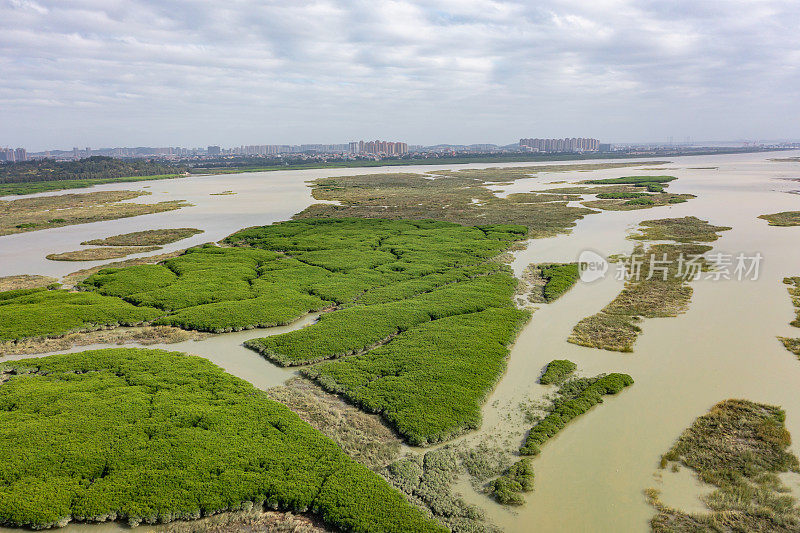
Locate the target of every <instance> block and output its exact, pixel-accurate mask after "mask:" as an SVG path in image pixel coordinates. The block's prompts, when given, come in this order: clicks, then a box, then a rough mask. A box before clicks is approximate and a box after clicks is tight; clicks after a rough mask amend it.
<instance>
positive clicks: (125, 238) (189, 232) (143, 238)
mask: <svg viewBox="0 0 800 533" xmlns="http://www.w3.org/2000/svg"><path fill="white" fill-rule="evenodd" d="M198 233H203V230H201V229H196V228H166V229H148V230H144V231H134V232H133V233H124V234H122V235H112V236H111V237H106V238H105V239H93V240H91V241H86V242H82V243H81V244H82V245H84V246H163V245H165V244H171V243H173V242H177V241H180V240H183V239H187V238H189V237H191V236H193V235H197V234H198Z"/></svg>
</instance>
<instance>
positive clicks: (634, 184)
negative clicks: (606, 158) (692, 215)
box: [565, 176, 695, 211]
mask: <svg viewBox="0 0 800 533" xmlns="http://www.w3.org/2000/svg"><path fill="white" fill-rule="evenodd" d="M675 179H676V178H675V177H674V176H623V177H621V178H608V179H595V180H587V181H584V182H582V183H587V184H593V185H602V187H598V188H596V189H595V190H594V191H592V190H585V191H584V192H587V193H592V192H596V193H597V199H596V200H589V201H587V202H583V205H585V206H586V207H591V208H596V209H604V210H611V211H626V210H632V209H647V208H651V207H658V206H665V205H670V204H678V203H682V202H686V201H688V200H690V199H692V198H694V197H695V196H694V195H691V194H672V193H668V192H666V188H667V187H668V186H669V182H670V181H673V180H675ZM573 189H574V190H576V192H577V191H578V190H579V189H580V188H578V187H573ZM642 189H644V190H645V191H647V192H643V191H642ZM565 190H566V189H565Z"/></svg>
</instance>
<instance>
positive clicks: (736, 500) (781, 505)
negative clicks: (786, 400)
mask: <svg viewBox="0 0 800 533" xmlns="http://www.w3.org/2000/svg"><path fill="white" fill-rule="evenodd" d="M784 420H785V414H784V412H783V411H782V410H781V409H780V408H778V407H774V406H771V405H764V404H759V403H754V402H751V401H748V400H727V401H724V402H721V403H718V404H717V405H715V406H714V407H713V408H712V409H711V411H709V413H708V414H706V415H703V416H701V417H700V418H698V419H697V420H695V422H694V424H692V426H691V427H690V428H689V429H687V430H686V431H684V432H683V434H682V435H681V436H680V438H679V439H678V441H677V442H676V443H675V445H674V446H673V447H672V449H670V450H669V451H668V452H667V453H666V454H664V456H663V457H662V459H661V467H662V468H666V467H668V466H669V465H670V464H672V465H673V468H679V466H678V465H682V466H684V467H686V468H689V469H691V470H692V471H693V472H694V473H695V475H696V476H697V477H698V478H699V479H700V480H702V481H703V482H705V483H708V484H710V485H712V486H714V487H715V490H714V491H713V492H711V493H710V494H708V495H706V496H704V497H703V498H702V499H703V501H704V503H705V505H706V506H707V507H708V510H709V512H708V513H702V514H701V513H695V514H689V513H686V512H684V511H681V510H679V509H673V508H670V507H667V506H665V505H664V504H663V503H662V502H661V501H660V500H659V497H658V496H659V494H658V491H657V490H654V489H650V490H648V491H646V492H647V495H648V498H649V500H650V503H651V504H652V505H653V506H654V507H655V508H656V510H657V511H658V514H657V515H656V516H655V517H654V518H653V519H652V521H651V526H652V529H653V531H655V532H657V533H662V532H663V533H667V532H670V533H683V532H687V533H688V532H696V531H786V532H788V531H798V530H800V510H798V507H797V502H796V500H795V498H794V497H793V496H792V495H791V494H790V490H789V489H788V488H787V487H786V486H785V485H784V483H783V481H782V480H781V479H780V477H779V474H783V473H786V472H794V473H800V463H798V460H797V457H796V456H795V455H794V454H793V453H792V452H791V450H790V449H789V445H790V443H791V437H790V435H789V432H788V431H787V430H786V427H785V426H784Z"/></svg>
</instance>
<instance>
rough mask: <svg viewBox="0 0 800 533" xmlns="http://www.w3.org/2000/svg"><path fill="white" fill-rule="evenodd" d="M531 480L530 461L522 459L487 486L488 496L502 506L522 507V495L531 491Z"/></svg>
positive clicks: (531, 469)
mask: <svg viewBox="0 0 800 533" xmlns="http://www.w3.org/2000/svg"><path fill="white" fill-rule="evenodd" d="M533 478H534V475H533V466H531V461H530V459H528V458H522V459H520V460H519V461H517V462H516V463H514V464H513V465H511V466H510V467H509V468H508V470H506V471H505V472H503V475H502V476H500V477H498V478H497V479H495V480H494V481H492V482H491V483H490V484H489V494H490V495H491V496H492V498H494V499H495V500H497V502H498V503H501V504H503V505H522V504H524V503H525V498H524V497H523V493H525V492H530V491H532V490H533Z"/></svg>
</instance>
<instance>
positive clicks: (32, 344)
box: [0, 326, 209, 356]
mask: <svg viewBox="0 0 800 533" xmlns="http://www.w3.org/2000/svg"><path fill="white" fill-rule="evenodd" d="M208 336H209V334H208V333H201V332H199V331H186V330H183V329H179V328H174V327H171V326H138V327H120V328H114V329H101V330H96V331H88V332H83V333H70V334H67V335H64V336H62V337H56V338H49V339H30V340H23V341H17V342H13V341H12V342H0V356H5V355H23V354H37V353H48V352H58V351H62V350H68V349H70V348H72V347H73V346H89V345H92V344H130V343H135V344H144V345H149V344H173V343H176V342H184V341H188V340H199V339H203V338H205V337H208Z"/></svg>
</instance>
